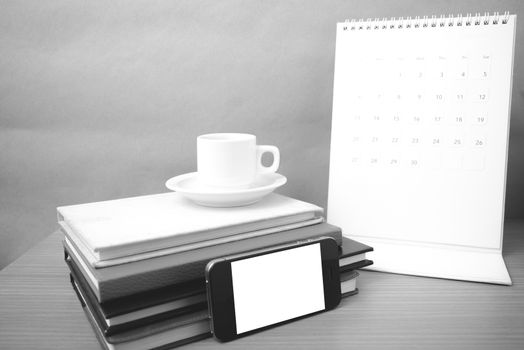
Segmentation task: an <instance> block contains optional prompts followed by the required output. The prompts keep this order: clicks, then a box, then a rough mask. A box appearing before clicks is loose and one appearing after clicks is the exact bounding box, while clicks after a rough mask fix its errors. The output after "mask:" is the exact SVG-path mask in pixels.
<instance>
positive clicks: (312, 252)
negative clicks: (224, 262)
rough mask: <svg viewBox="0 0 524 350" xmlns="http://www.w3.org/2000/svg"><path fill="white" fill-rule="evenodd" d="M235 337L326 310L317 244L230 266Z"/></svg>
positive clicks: (237, 262)
mask: <svg viewBox="0 0 524 350" xmlns="http://www.w3.org/2000/svg"><path fill="white" fill-rule="evenodd" d="M231 274H232V278H233V298H234V305H235V321H236V328H237V334H241V333H245V332H249V331H251V330H254V329H257V328H261V327H265V326H269V325H271V324H274V323H278V322H282V321H286V320H289V319H292V318H295V317H299V316H303V315H307V314H310V313H313V312H316V311H321V310H324V309H325V303H324V282H323V278H322V256H321V252H320V243H317V244H311V245H306V246H303V247H299V248H293V249H288V250H283V251H280V252H276V253H271V254H266V255H261V256H257V257H254V258H249V259H244V260H239V261H234V262H232V263H231Z"/></svg>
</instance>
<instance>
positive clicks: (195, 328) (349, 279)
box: [71, 273, 358, 350]
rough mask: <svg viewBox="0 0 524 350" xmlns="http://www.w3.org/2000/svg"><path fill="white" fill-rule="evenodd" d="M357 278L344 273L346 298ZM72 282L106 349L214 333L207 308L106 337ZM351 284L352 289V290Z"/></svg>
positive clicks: (166, 343) (170, 343) (176, 342)
mask: <svg viewBox="0 0 524 350" xmlns="http://www.w3.org/2000/svg"><path fill="white" fill-rule="evenodd" d="M357 277H358V273H346V274H342V275H341V290H345V291H346V292H345V293H343V294H342V297H344V298H345V297H349V296H351V295H355V294H357V293H358V289H357V288H356V287H354V286H355V283H356V282H355V280H356V278H357ZM71 284H72V286H73V289H74V291H75V293H76V295H77V297H78V299H79V301H80V304H81V306H82V308H83V311H84V313H85V315H86V317H87V319H88V320H89V323H90V324H91V327H92V328H93V331H94V332H95V334H96V337H97V338H98V341H99V342H100V344H101V345H102V347H104V348H105V349H108V350H109V349H110V350H134V349H167V348H173V347H177V346H180V345H184V344H187V343H190V342H194V341H198V340H202V339H205V338H208V337H210V336H211V330H210V328H209V327H210V326H209V318H208V311H207V309H205V310H201V311H197V312H193V313H190V314H185V315H182V316H180V317H174V318H171V319H167V320H163V321H160V322H157V323H154V324H150V325H146V326H144V327H141V328H136V329H132V330H129V331H126V332H122V333H118V334H114V335H111V336H104V333H103V331H102V329H101V328H100V326H99V322H97V320H96V316H95V313H94V312H93V310H92V309H91V306H90V304H89V303H88V302H87V299H86V297H85V295H84V294H83V292H82V289H81V288H80V286H79V285H78V284H77V283H76V281H75V280H74V278H71ZM352 287H353V289H351V288H352Z"/></svg>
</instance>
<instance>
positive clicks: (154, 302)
mask: <svg viewBox="0 0 524 350" xmlns="http://www.w3.org/2000/svg"><path fill="white" fill-rule="evenodd" d="M356 246H357V247H358V245H354V241H352V240H351V239H349V238H345V237H344V238H343V243H342V247H341V253H340V261H339V266H340V271H348V269H346V268H345V265H344V256H347V255H348V254H351V249H352V248H355V247H356ZM354 252H355V251H354ZM65 261H66V263H67V265H68V267H69V269H70V272H71V277H72V278H73V279H74V280H75V281H76V283H77V285H78V288H79V289H81V290H82V294H83V295H84V299H85V300H86V302H87V303H88V304H89V305H90V308H91V310H92V313H93V314H94V316H95V319H96V320H97V323H98V324H99V327H100V328H101V330H102V332H103V334H104V335H105V336H108V335H111V334H114V333H118V332H121V331H123V330H128V329H132V328H136V327H139V326H143V325H145V324H150V323H154V322H156V321H159V320H163V319H168V318H172V317H175V316H179V315H182V314H186V313H191V312H195V311H198V310H201V309H205V308H207V303H206V295H205V289H206V286H205V279H204V277H203V275H202V278H199V279H196V280H192V281H189V282H186V283H182V284H177V285H172V286H167V287H163V288H160V289H158V290H152V291H147V292H142V293H138V294H135V295H130V296H127V297H123V298H119V299H115V300H112V301H108V302H104V303H99V302H98V301H97V299H96V296H95V294H94V293H93V291H92V290H91V288H90V287H89V284H88V282H87V280H86V279H85V277H84V276H83V275H82V273H81V272H80V270H79V269H78V267H77V266H76V264H75V262H74V261H73V260H72V259H71V257H70V256H69V255H68V253H67V251H66V252H65ZM352 264H354V263H352ZM352 264H351V265H352ZM355 273H356V272H355V271H351V270H349V271H348V273H345V272H342V273H341V282H343V281H346V280H353V282H354V283H353V286H352V287H350V286H349V285H348V284H346V285H345V288H349V289H348V291H343V294H344V293H346V292H350V291H354V290H355V288H356V285H355V283H356V277H357V276H358V274H357V275H355V276H354V274H355Z"/></svg>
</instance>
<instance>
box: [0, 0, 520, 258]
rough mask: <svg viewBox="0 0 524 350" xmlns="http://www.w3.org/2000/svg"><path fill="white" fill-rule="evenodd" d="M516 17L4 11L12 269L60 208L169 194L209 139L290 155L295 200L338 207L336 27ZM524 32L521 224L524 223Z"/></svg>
mask: <svg viewBox="0 0 524 350" xmlns="http://www.w3.org/2000/svg"><path fill="white" fill-rule="evenodd" d="M505 10H508V11H510V12H511V13H517V14H518V15H519V16H524V2H522V1H508V0H506V1H390V0H389V1H388V0H383V1H378V0H374V1H327V0H326V1H268V0H266V1H245V0H244V1H242V0H236V1H235V0H220V1H196V0H189V1H151V0H148V1H137V0H129V1H78V0H65V1H59V0H57V1H38V0H26V1H22V0H13V1H11V0H9V1H7V0H0V268H2V267H4V266H5V265H7V264H8V263H9V262H11V261H13V260H14V259H16V258H17V257H18V256H19V255H21V254H22V253H23V252H24V251H26V250H27V249H28V248H29V247H31V246H33V245H34V244H36V242H38V241H40V240H41V239H43V238H44V237H45V236H47V235H48V234H50V233H51V232H53V231H54V230H55V227H56V218H55V208H56V206H59V205H65V204H75V203H82V202H89V201H100V200H106V199H112V198H118V197H126V196H136V195H142V194H149V193H158V192H164V191H166V190H165V188H164V182H165V180H166V179H168V178H169V177H171V176H174V175H177V174H181V173H185V172H189V171H194V170H195V169H196V160H195V155H196V154H195V153H196V144H195V138H196V136H197V135H199V134H203V133H207V132H221V131H235V132H250V133H254V134H256V135H258V138H259V143H263V144H274V145H277V146H278V147H279V148H280V150H281V153H282V163H281V168H280V171H279V172H281V173H282V174H284V175H286V176H287V177H288V180H289V181H288V184H287V185H286V186H285V187H284V188H283V189H282V190H281V192H283V193H285V194H288V195H291V196H295V197H297V198H300V199H303V200H306V201H310V202H313V203H316V204H319V205H321V206H325V205H326V201H327V188H328V165H329V139H330V124H331V103H332V84H333V66H334V52H335V23H336V22H337V21H342V20H344V19H346V18H369V17H372V18H375V17H386V16H387V17H390V16H395V17H398V16H417V15H420V16H422V15H432V14H438V15H440V14H449V13H454V14H455V13H468V12H473V13H474V12H482V13H483V12H485V11H490V12H493V11H505ZM523 29H524V17H521V18H520V20H519V21H518V28H517V42H516V57H515V70H514V72H515V74H514V84H513V104H512V120H511V138H510V152H509V173H508V183H507V196H506V208H507V209H506V216H507V217H508V218H522V217H524V206H523V205H522V203H521V200H522V198H524V196H523V195H524V157H523V150H524V137H523V135H524V117H523V113H524V67H523V66H522V64H521V61H522V58H523V57H524V56H523V54H524V53H523V45H522V39H523V38H524V33H523ZM60 250H61V247H57V254H60V253H61V252H60Z"/></svg>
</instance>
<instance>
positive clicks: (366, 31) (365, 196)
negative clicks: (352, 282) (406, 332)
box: [328, 13, 516, 284]
mask: <svg viewBox="0 0 524 350" xmlns="http://www.w3.org/2000/svg"><path fill="white" fill-rule="evenodd" d="M515 22H516V16H514V15H509V14H505V15H498V14H497V13H496V14H494V15H489V14H486V15H483V16H482V15H475V16H471V15H468V16H464V17H462V16H457V17H446V18H445V17H440V18H437V17H433V18H427V17H425V18H416V19H411V18H408V19H397V20H395V19H391V20H387V19H384V20H367V21H363V20H360V21H346V22H345V23H339V24H338V25H337V43H336V58H335V81H334V93H333V121H332V131H331V159H330V175H329V200H328V220H329V221H330V222H331V223H333V224H335V225H338V226H341V227H342V229H343V232H344V233H345V234H346V235H348V236H349V237H351V238H355V239H357V240H360V241H362V242H364V243H366V244H369V245H372V246H373V247H374V248H375V253H374V257H373V259H374V262H375V264H374V265H373V266H372V269H375V270H380V271H387V272H395V273H406V274H413V275H422V276H432V277H443V278H451V279H460V280H471V281H481V282H490V283H500V284H511V279H510V277H509V274H508V272H507V269H506V266H505V264H504V260H503V258H502V235H503V232H502V230H503V221H504V195H505V181H506V162H507V148H508V137H509V117H510V102H511V84H512V70H513V56H514V53H513V51H514V40H515Z"/></svg>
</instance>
